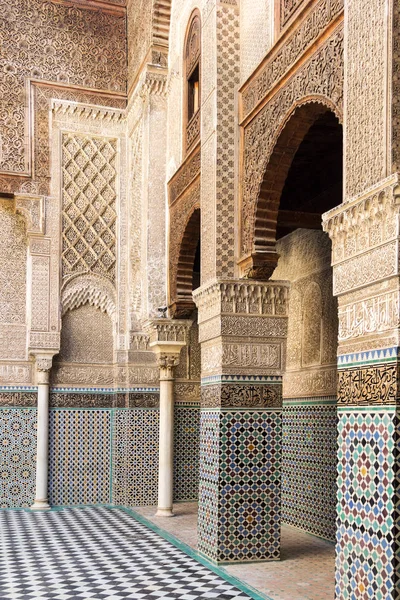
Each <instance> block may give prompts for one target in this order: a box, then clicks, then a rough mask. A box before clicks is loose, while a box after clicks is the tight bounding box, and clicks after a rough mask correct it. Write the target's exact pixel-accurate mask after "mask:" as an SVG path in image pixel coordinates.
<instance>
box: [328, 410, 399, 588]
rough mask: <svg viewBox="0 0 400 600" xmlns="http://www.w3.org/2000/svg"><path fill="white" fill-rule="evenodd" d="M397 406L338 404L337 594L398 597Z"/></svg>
mask: <svg viewBox="0 0 400 600" xmlns="http://www.w3.org/2000/svg"><path fill="white" fill-rule="evenodd" d="M398 423H399V419H398V411H397V409H396V408H395V407H383V406H377V407H351V408H350V407H349V408H343V409H340V410H339V455H338V458H339V474H338V531H337V547H336V598H337V600H350V599H351V600H358V599H360V600H362V599H364V598H374V599H375V600H386V599H388V598H390V599H392V598H393V599H394V598H398V597H399V589H398V575H399V573H398V564H397V563H398V553H399V513H398V489H397V488H398V480H397V477H398V475H396V474H397V472H398V456H397V454H398V450H399V425H398Z"/></svg>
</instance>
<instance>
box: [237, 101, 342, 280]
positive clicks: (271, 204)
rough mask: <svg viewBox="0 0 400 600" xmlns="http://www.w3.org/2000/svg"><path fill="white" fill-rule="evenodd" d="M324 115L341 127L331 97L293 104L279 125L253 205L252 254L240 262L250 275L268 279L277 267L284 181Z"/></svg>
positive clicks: (298, 216) (243, 270)
mask: <svg viewBox="0 0 400 600" xmlns="http://www.w3.org/2000/svg"><path fill="white" fill-rule="evenodd" d="M324 115H332V116H333V118H334V119H335V121H336V123H337V125H338V126H340V122H341V115H340V114H338V113H337V111H336V108H335V106H334V105H333V103H332V102H331V101H330V100H329V99H328V98H323V97H318V98H309V97H307V98H304V99H302V100H300V101H298V102H296V103H295V104H294V105H293V106H292V107H291V109H290V111H288V113H287V114H286V115H285V117H284V118H283V119H282V121H281V123H280V125H279V127H278V128H277V131H276V134H275V136H274V138H273V142H272V144H271V148H272V151H271V153H270V154H267V156H266V158H265V161H264V167H263V173H264V174H263V177H262V179H261V183H260V185H259V187H258V194H257V199H256V201H255V203H254V205H253V211H254V212H253V215H252V217H251V222H252V223H253V226H252V229H253V231H252V234H251V246H250V248H251V253H250V256H248V257H247V258H246V259H244V260H242V261H240V266H241V269H242V272H244V273H246V274H247V276H248V277H251V278H254V277H256V278H259V279H268V278H269V277H270V276H271V274H272V272H273V271H274V269H275V267H276V264H277V260H278V255H277V253H276V239H277V225H278V213H279V209H280V203H281V198H282V193H283V191H284V187H285V183H286V180H287V177H288V175H289V171H290V169H291V167H292V163H293V161H294V158H295V156H296V154H297V152H298V150H299V148H300V146H301V144H302V143H303V142H304V140H305V138H306V136H307V135H308V134H309V132H310V130H312V128H313V126H315V125H316V123H317V122H318V121H319V119H321V118H323V117H324ZM302 216H303V215H301V214H297V215H296V218H298V219H299V220H300V221H299V225H298V227H302V226H303V225H302V223H301V218H302ZM314 217H316V215H314ZM307 227H308V225H306V228H307Z"/></svg>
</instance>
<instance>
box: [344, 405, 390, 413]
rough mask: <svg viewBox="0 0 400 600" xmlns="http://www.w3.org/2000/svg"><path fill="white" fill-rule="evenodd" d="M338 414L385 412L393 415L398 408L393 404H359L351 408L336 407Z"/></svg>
mask: <svg viewBox="0 0 400 600" xmlns="http://www.w3.org/2000/svg"><path fill="white" fill-rule="evenodd" d="M337 409H338V413H346V412H356V413H369V412H387V413H393V412H396V411H397V410H398V409H399V407H398V406H396V405H395V404H374V405H372V404H371V405H368V404H359V405H356V406H354V405H351V406H342V405H340V406H338V407H337Z"/></svg>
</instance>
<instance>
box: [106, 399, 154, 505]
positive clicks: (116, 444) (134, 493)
mask: <svg viewBox="0 0 400 600" xmlns="http://www.w3.org/2000/svg"><path fill="white" fill-rule="evenodd" d="M158 430H159V412H158V410H156V409H154V410H153V409H145V408H143V409H141V408H136V409H116V410H115V411H114V426H113V482H112V488H113V494H112V501H113V503H114V504H116V505H118V506H147V505H156V504H157V488H158Z"/></svg>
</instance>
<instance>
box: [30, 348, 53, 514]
mask: <svg viewBox="0 0 400 600" xmlns="http://www.w3.org/2000/svg"><path fill="white" fill-rule="evenodd" d="M48 362H49V361H48V359H44V360H42V361H37V377H38V404H37V454H36V493H35V494H36V495H35V502H34V504H33V506H31V509H32V510H49V509H50V506H49V503H48V498H47V488H48V471H49V370H50V367H49V366H48ZM50 366H51V360H50Z"/></svg>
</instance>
